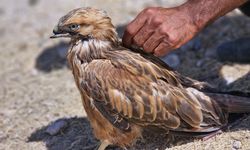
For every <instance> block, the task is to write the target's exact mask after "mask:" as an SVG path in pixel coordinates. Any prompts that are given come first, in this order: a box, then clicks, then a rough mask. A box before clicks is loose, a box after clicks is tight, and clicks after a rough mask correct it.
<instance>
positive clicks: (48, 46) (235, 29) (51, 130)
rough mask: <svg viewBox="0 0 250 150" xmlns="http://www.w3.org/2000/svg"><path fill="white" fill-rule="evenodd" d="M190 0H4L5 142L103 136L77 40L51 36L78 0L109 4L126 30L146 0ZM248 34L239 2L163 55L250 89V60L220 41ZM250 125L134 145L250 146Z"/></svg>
mask: <svg viewBox="0 0 250 150" xmlns="http://www.w3.org/2000/svg"><path fill="white" fill-rule="evenodd" d="M184 2H185V1H183V0H138V1H135V0H105V1H104V0H56V1H55V0H54V1H50V0H1V3H0V37H1V38H0V150H11V149H13V150H19V149H20V150H26V149H28V150H29V149H30V150H33V149H37V150H40V149H41V150H43V149H48V150H61V149H76V150H78V149H93V147H92V146H93V145H94V144H96V142H97V140H96V139H95V138H94V137H93V135H92V132H91V128H90V126H89V123H88V121H87V119H86V114H85V112H84V110H83V107H82V104H81V100H80V95H79V93H78V91H77V89H76V86H75V83H74V80H73V76H72V74H71V71H70V70H69V69H68V67H67V62H66V59H65V54H66V52H67V47H68V42H69V41H68V40H64V39H60V40H51V39H49V37H50V35H51V34H52V30H53V27H54V26H55V25H56V23H57V22H58V19H59V18H60V17H62V16H63V15H65V14H66V13H67V12H69V11H70V10H72V9H74V8H78V7H84V6H91V7H95V8H99V9H103V10H106V11H107V12H108V14H109V15H110V17H111V18H112V20H113V23H114V24H115V25H116V27H117V30H118V32H119V35H120V36H121V35H122V33H123V30H124V27H125V25H126V24H127V23H128V22H129V21H131V20H132V19H133V18H134V17H135V16H136V15H137V14H138V13H139V12H140V11H141V10H143V9H144V8H146V7H149V6H162V7H173V6H177V5H180V4H182V3H184ZM247 36H248V37H249V36H250V17H247V16H244V15H243V14H242V13H241V12H240V11H239V10H234V11H232V12H230V13H228V14H227V15H226V16H224V17H222V18H220V19H218V20H217V21H216V22H215V23H213V24H212V25H210V26H208V27H207V28H206V29H205V30H203V31H202V32H201V33H200V34H199V35H198V36H197V37H195V38H194V39H193V40H192V41H190V42H189V43H187V44H186V45H184V46H183V47H181V48H180V49H178V50H177V51H175V52H173V53H171V54H170V55H168V56H166V57H165V58H163V59H164V61H165V62H167V63H168V64H169V65H171V66H172V67H174V68H175V69H177V70H178V71H179V72H180V73H182V74H184V75H187V76H189V77H192V78H195V79H198V80H202V81H207V82H209V83H211V84H213V85H215V86H217V87H219V88H220V89H221V90H224V91H241V92H246V93H249V92H250V75H249V71H250V64H249V63H233V62H222V61H220V60H219V59H218V56H217V54H216V51H217V49H218V47H219V45H221V44H225V43H226V42H228V41H231V40H235V39H239V38H243V37H247ZM249 42H250V41H249ZM249 51H250V50H249ZM229 55H230V54H229ZM249 126H250V117H248V118H246V119H245V120H244V121H243V122H241V123H240V124H238V125H237V126H236V127H235V128H233V129H232V131H231V132H226V133H223V134H221V135H219V136H216V138H212V139H210V140H209V141H208V142H207V141H205V142H202V141H199V140H191V141H188V142H182V141H183V140H179V141H178V140H177V141H175V142H172V143H171V142H166V141H167V137H165V135H163V137H162V138H159V137H157V136H156V137H154V136H152V137H150V138H149V137H146V138H145V139H143V140H140V141H138V142H137V143H136V145H135V147H134V148H132V149H142V147H143V148H144V149H165V148H167V147H172V148H171V149H184V148H188V149H212V148H213V149H240V148H241V149H250V132H249V131H248V130H249ZM165 140H166V141H165ZM111 149H112V148H111Z"/></svg>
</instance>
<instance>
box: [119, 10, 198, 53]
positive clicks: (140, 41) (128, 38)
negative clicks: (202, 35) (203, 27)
mask: <svg viewBox="0 0 250 150" xmlns="http://www.w3.org/2000/svg"><path fill="white" fill-rule="evenodd" d="M198 31H199V29H198V27H197V26H196V25H195V24H194V21H193V20H192V18H191V17H190V16H189V14H188V13H187V11H186V10H185V9H181V7H175V8H161V7H151V8H146V9H144V10H143V11H142V12H141V13H139V15H138V16H137V17H136V18H135V19H134V20H133V21H132V22H131V23H130V24H128V25H127V28H126V30H125V32H124V36H123V44H124V45H125V46H127V47H129V46H130V45H136V46H138V47H142V48H143V49H144V50H145V51H146V52H148V53H153V54H154V55H156V56H163V55H166V54H167V53H169V52H170V51H172V50H173V49H176V48H179V47H180V46H182V45H183V44H185V43H186V42H188V41H189V40H190V39H192V38H193V37H194V36H195V35H196V34H197V32H198Z"/></svg>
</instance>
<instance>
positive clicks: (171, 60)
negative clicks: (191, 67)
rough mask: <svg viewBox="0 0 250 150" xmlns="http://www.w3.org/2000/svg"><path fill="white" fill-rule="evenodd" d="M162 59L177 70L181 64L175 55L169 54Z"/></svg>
mask: <svg viewBox="0 0 250 150" xmlns="http://www.w3.org/2000/svg"><path fill="white" fill-rule="evenodd" d="M161 59H162V60H163V61H164V62H165V63H167V64H168V65H169V66H170V67H172V68H177V67H178V66H179V65H180V62H181V61H180V58H179V56H178V55H177V54H174V53H172V54H169V55H167V56H165V57H163V58H161Z"/></svg>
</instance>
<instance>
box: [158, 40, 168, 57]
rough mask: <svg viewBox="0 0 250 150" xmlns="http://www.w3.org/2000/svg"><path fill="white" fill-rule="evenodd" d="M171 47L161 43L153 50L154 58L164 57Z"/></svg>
mask: <svg viewBox="0 0 250 150" xmlns="http://www.w3.org/2000/svg"><path fill="white" fill-rule="evenodd" d="M171 48H172V47H171V46H170V45H169V44H168V43H167V42H164V41H163V42H161V43H160V44H159V45H158V46H157V47H156V48H155V50H154V55H155V56H164V55H166V54H167V53H169V52H171Z"/></svg>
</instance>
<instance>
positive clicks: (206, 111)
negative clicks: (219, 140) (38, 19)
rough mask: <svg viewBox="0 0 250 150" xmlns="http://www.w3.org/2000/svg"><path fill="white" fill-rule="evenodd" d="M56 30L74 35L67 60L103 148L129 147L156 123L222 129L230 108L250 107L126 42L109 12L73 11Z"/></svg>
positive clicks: (194, 131) (177, 128) (178, 128)
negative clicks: (175, 69) (119, 34)
mask: <svg viewBox="0 0 250 150" xmlns="http://www.w3.org/2000/svg"><path fill="white" fill-rule="evenodd" d="M53 33H54V35H53V36H52V37H51V38H59V37H69V38H71V46H70V48H69V49H68V53H67V59H68V62H69V65H70V67H71V69H72V72H73V75H74V79H75V82H76V85H77V87H78V89H79V91H80V94H81V97H82V102H83V106H84V108H85V111H86V113H87V115H88V119H89V121H90V124H91V126H92V128H93V132H94V135H95V136H96V138H97V139H99V140H100V141H101V144H100V146H99V150H104V149H105V148H106V147H107V146H108V145H117V146H120V147H123V148H126V147H127V146H130V145H132V144H133V143H134V142H135V141H136V139H138V138H139V137H140V136H141V133H142V130H143V129H146V128H148V127H152V126H153V127H155V128H157V129H161V130H162V129H163V130H164V131H165V132H166V133H171V134H175V133H176V134H188V135H189V136H196V135H202V134H207V133H212V132H216V131H218V130H220V129H221V128H222V127H224V126H225V125H227V123H228V116H229V114H230V113H244V112H249V111H250V98H247V97H240V96H234V95H228V94H223V93H218V92H216V90H215V89H213V88H212V87H211V86H209V85H208V84H206V83H203V82H199V81H196V80H193V79H190V78H188V77H184V76H182V75H180V74H179V73H178V72H176V71H174V70H173V69H171V68H170V67H169V66H168V65H167V64H165V63H164V62H162V61H161V60H160V59H159V58H157V57H155V56H153V55H152V54H147V53H144V52H143V51H141V50H136V49H130V48H125V47H123V46H122V44H121V42H119V38H118V36H117V33H116V31H115V27H114V26H113V24H112V23H111V19H110V18H109V17H108V15H107V14H106V12H104V11H101V10H98V9H94V8H79V9H75V10H72V11H70V12H69V13H68V14H66V15H65V16H63V17H62V18H60V20H59V22H58V24H57V25H56V26H55V28H54V30H53Z"/></svg>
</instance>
